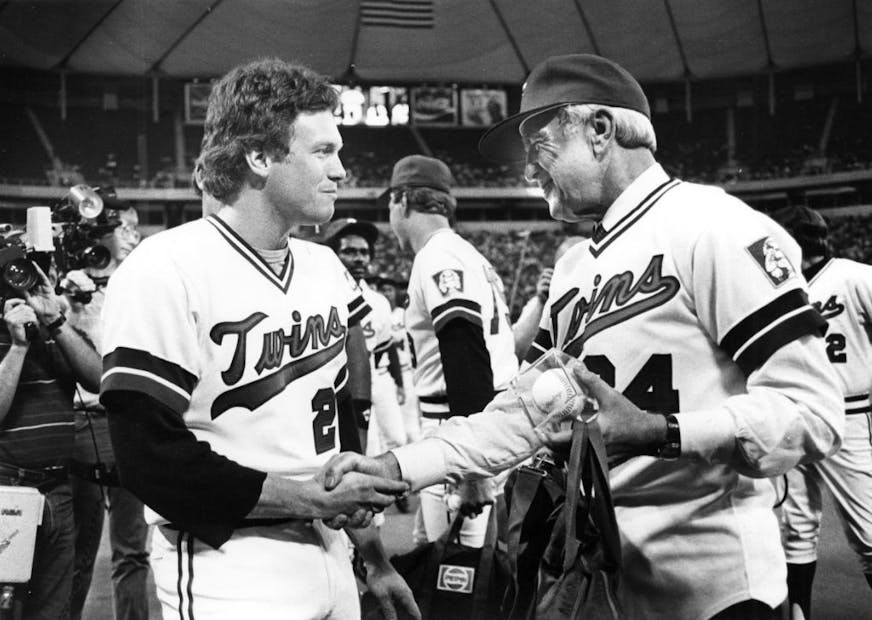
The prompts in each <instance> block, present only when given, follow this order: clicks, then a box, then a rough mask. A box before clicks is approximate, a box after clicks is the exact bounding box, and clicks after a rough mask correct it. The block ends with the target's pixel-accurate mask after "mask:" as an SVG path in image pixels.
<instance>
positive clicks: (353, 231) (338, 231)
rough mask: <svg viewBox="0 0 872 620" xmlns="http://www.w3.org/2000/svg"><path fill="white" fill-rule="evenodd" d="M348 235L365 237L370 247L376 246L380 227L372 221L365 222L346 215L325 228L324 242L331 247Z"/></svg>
mask: <svg viewBox="0 0 872 620" xmlns="http://www.w3.org/2000/svg"><path fill="white" fill-rule="evenodd" d="M348 235H358V236H360V237H363V238H364V239H365V240H366V242H367V243H368V244H369V247H370V248H374V247H375V241H376V239H378V228H376V227H375V225H374V224H371V223H370V222H364V221H363V220H358V219H355V218H353V217H344V218H341V219H338V220H334V221H332V222H330V223H329V224H328V225H327V226H326V228H325V230H324V243H325V244H326V245H329V246H330V247H334V246H337V245H338V244H339V243H338V242H339V239H341V238H342V237H347V236H348Z"/></svg>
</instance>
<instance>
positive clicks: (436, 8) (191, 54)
mask: <svg viewBox="0 0 872 620" xmlns="http://www.w3.org/2000/svg"><path fill="white" fill-rule="evenodd" d="M572 52H592V53H599V54H602V55H604V56H608V57H610V58H612V59H614V60H616V61H618V62H620V63H621V64H623V65H624V66H626V67H627V68H628V69H629V70H630V71H631V72H632V73H634V74H635V75H636V76H637V77H638V78H639V79H640V80H641V81H647V82H652V81H676V80H682V79H684V78H685V76H689V77H690V78H692V79H700V78H713V77H723V76H735V75H745V74H757V73H763V72H766V71H767V70H768V69H769V68H770V67H771V68H772V69H774V70H776V71H778V70H783V69H792V68H798V67H805V66H811V65H821V64H827V63H833V62H852V61H853V60H854V59H856V58H866V57H868V56H869V54H870V52H872V2H868V1H866V0H43V1H34V0H0V66H3V65H5V66H18V67H22V66H23V67H28V68H33V69H41V70H53V69H61V68H65V69H66V70H68V71H70V72H80V73H92V74H114V75H119V74H120V75H166V76H171V77H183V78H185V77H211V76H216V75H220V74H222V73H224V72H225V71H226V70H227V69H229V68H230V67H232V66H234V65H236V64H238V63H240V62H243V61H245V60H248V59H251V58H254V57H258V56H265V55H270V56H279V57H281V58H285V59H296V60H298V61H300V62H303V63H306V64H309V65H310V66H313V67H314V68H316V69H317V70H319V71H321V72H323V73H326V74H328V75H330V76H332V77H333V78H334V79H335V80H337V81H348V80H351V79H354V78H356V79H358V80H361V81H365V82H371V83H373V82H374V83H398V82H464V83H473V84H476V83H481V84H485V83H487V84H496V83H514V84H518V83H521V82H522V81H523V80H524V78H525V77H526V75H527V73H528V71H529V69H530V68H531V67H533V66H534V65H535V64H536V63H538V62H539V61H541V60H543V59H544V58H546V57H548V56H551V55H555V54H564V53H572ZM350 66H353V67H354V72H353V73H349V71H348V69H349V67H350Z"/></svg>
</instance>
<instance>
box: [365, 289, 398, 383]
mask: <svg viewBox="0 0 872 620" xmlns="http://www.w3.org/2000/svg"><path fill="white" fill-rule="evenodd" d="M360 290H361V292H362V294H363V299H364V300H365V301H366V303H367V304H369V307H370V309H371V310H372V311H371V312H370V313H369V315H367V317H366V318H365V319H364V320H362V321H361V322H360V326H361V328H362V329H363V335H364V337H365V338H366V350H367V351H369V354H370V362H371V366H372V368H373V370H375V358H376V357H379V355H378V354H379V353H382V352H384V351H386V350H387V349H388V348H389V347H390V345H391V343H392V342H393V332H392V319H391V303H390V302H389V301H388V299H387V297H385V296H384V295H382V294H381V293H379V292H378V291H374V290H373V289H372V288H370V286H369V285H368V284H367V283H366V282H365V281H363V280H361V281H360ZM381 357H383V358H385V359H384V362H382V364H381V365H382V366H384V367H385V368H386V367H387V356H386V355H382V356H381Z"/></svg>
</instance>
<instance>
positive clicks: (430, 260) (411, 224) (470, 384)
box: [383, 155, 518, 547]
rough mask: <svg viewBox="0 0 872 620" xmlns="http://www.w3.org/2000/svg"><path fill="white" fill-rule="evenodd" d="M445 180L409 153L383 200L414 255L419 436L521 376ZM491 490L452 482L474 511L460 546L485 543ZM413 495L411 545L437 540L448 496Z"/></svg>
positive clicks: (503, 312)
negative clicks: (419, 524)
mask: <svg viewBox="0 0 872 620" xmlns="http://www.w3.org/2000/svg"><path fill="white" fill-rule="evenodd" d="M452 184H453V180H452V178H451V172H450V170H449V169H448V166H446V165H445V164H444V163H443V162H441V161H439V160H438V159H433V158H431V157H424V156H422V155H410V156H408V157H404V158H403V159H401V160H400V161H398V162H397V163H396V164H395V165H394V169H393V174H392V175H391V183H390V187H389V188H388V190H387V192H386V194H385V196H383V199H384V198H387V202H388V208H389V209H390V223H391V228H392V229H393V231H394V234H395V235H396V237H397V240H398V241H399V244H400V247H401V248H402V249H408V250H411V251H412V252H414V254H415V259H414V262H413V263H412V271H411V273H410V275H409V289H408V295H409V305H408V307H407V308H406V329H407V330H408V331H409V335H410V336H411V339H412V345H413V346H414V350H415V356H416V361H417V366H416V368H415V377H414V382H415V393H416V395H417V397H418V402H419V406H420V409H421V415H422V421H421V426H422V434H423V435H424V436H426V435H427V434H428V432H431V431H433V430H434V429H436V428H438V427H439V425H440V424H442V422H444V421H445V420H447V419H448V418H449V417H451V416H468V415H470V414H472V413H474V412H476V411H481V409H482V408H484V406H485V405H486V404H487V403H488V402H490V400H491V399H492V398H493V396H494V393H495V392H497V391H500V390H504V389H505V388H506V387H508V383H509V380H510V379H511V378H512V377H513V376H514V375H515V373H516V372H517V370H518V362H517V359H516V358H515V355H514V350H515V349H514V339H513V337H512V330H511V326H510V325H509V320H508V308H507V307H506V302H505V298H504V294H503V283H502V281H501V280H500V278H499V276H498V275H497V273H496V271H495V270H494V268H493V267H492V266H491V264H490V263H489V262H488V261H487V259H485V258H484V256H482V255H481V254H480V253H479V252H478V250H476V249H475V248H474V247H473V246H472V245H471V244H470V243H469V242H467V241H465V240H464V239H463V238H461V237H460V236H459V235H458V234H457V233H456V232H454V230H452V228H451V226H452V225H453V223H454V221H455V209H456V207H457V202H456V201H455V199H454V197H453V196H452V195H451V186H452ZM492 485H493V481H491V480H478V481H464V482H462V483H460V485H459V488H458V492H457V494H458V495H459V498H460V506H459V509H460V510H461V511H462V512H464V513H467V514H475V513H477V512H478V511H479V510H480V511H481V514H480V515H478V516H476V517H475V518H468V519H467V520H466V521H465V522H464V524H463V528H462V529H461V533H460V537H461V542H462V543H463V544H466V545H469V546H474V547H481V546H482V544H484V536H485V533H486V531H487V524H488V518H489V515H490V505H489V504H492V503H493V495H494V489H492V488H491V487H492ZM420 497H421V503H420V510H421V517H422V520H423V529H424V531H423V532H416V542H423V541H424V539H425V538H426V540H429V541H434V540H436V539H437V538H439V536H441V535H442V533H443V532H444V531H445V529H446V528H447V527H448V525H449V524H450V522H451V519H452V518H453V515H454V514H455V512H456V510H455V509H454V507H453V506H449V503H448V502H447V500H446V487H445V485H442V484H439V485H434V486H431V487H429V488H427V489H424V490H422V491H421V494H420Z"/></svg>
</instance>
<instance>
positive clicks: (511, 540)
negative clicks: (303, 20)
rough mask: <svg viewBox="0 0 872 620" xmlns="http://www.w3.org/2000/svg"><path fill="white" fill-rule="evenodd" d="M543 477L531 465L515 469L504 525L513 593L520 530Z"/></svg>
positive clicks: (513, 604)
mask: <svg viewBox="0 0 872 620" xmlns="http://www.w3.org/2000/svg"><path fill="white" fill-rule="evenodd" d="M544 479H545V472H542V471H540V470H538V469H534V468H532V467H527V466H522V467H519V468H518V470H517V474H516V477H515V484H514V485H513V486H512V503H511V506H510V507H509V522H508V524H507V525H506V555H507V560H508V563H509V570H510V571H511V575H512V582H513V585H514V590H513V591H514V594H515V598H516V599H517V595H518V555H519V554H520V552H521V532H522V531H523V529H524V522H525V521H526V519H527V512H529V510H530V506H531V505H532V503H533V499H534V498H535V497H536V493H537V492H538V491H539V486H540V485H541V484H542V481H543V480H544ZM515 602H516V600H513V601H511V606H510V607H509V609H513V608H514V607H515Z"/></svg>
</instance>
